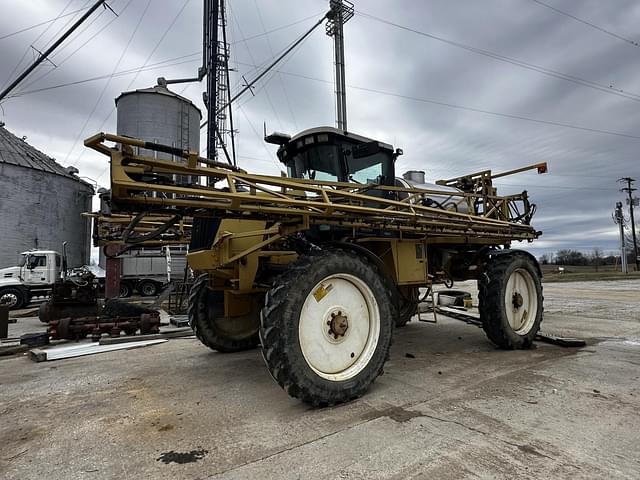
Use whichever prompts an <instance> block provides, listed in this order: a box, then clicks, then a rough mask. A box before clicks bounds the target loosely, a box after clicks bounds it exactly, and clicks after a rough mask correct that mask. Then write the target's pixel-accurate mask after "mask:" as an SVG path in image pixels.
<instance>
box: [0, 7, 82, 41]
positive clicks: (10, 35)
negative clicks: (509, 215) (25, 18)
mask: <svg viewBox="0 0 640 480" xmlns="http://www.w3.org/2000/svg"><path fill="white" fill-rule="evenodd" d="M87 8H89V7H83V8H79V9H78V10H74V11H72V12H67V13H65V14H63V15H59V16H57V17H56V18H52V19H50V20H45V21H44V22H40V23H36V24H35V25H31V26H30V27H25V28H21V29H20V30H16V31H15V32H12V33H8V34H6V35H3V36H1V37H0V40H4V39H5V38H9V37H13V36H14V35H18V34H20V33H23V32H28V31H29V30H33V29H34V28H38V27H41V26H42V25H46V24H47V23H51V22H55V21H56V20H60V19H61V18H65V17H68V16H69V15H75V14H76V13H78V12H82V11H83V10H86V9H87Z"/></svg>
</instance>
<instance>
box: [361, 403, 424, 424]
mask: <svg viewBox="0 0 640 480" xmlns="http://www.w3.org/2000/svg"><path fill="white" fill-rule="evenodd" d="M424 416H425V415H424V414H423V413H420V412H416V411H414V410H407V409H405V408H402V407H389V408H385V409H384V410H373V411H371V412H369V413H368V414H367V415H365V419H367V420H373V419H375V418H380V417H389V418H390V419H391V420H393V421H395V422H398V423H404V422H408V421H409V420H411V419H412V418H418V417H424Z"/></svg>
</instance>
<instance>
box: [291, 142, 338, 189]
mask: <svg viewBox="0 0 640 480" xmlns="http://www.w3.org/2000/svg"><path fill="white" fill-rule="evenodd" d="M290 167H292V170H293V171H291V168H290V172H289V173H290V174H291V176H293V177H297V178H306V179H309V180H320V181H330V182H337V181H341V180H344V179H343V178H340V177H339V176H338V173H339V172H340V170H341V169H340V163H339V157H338V150H337V148H336V146H335V145H317V146H315V147H314V148H309V149H307V150H306V151H304V152H299V153H298V154H296V155H295V157H293V164H292V165H290Z"/></svg>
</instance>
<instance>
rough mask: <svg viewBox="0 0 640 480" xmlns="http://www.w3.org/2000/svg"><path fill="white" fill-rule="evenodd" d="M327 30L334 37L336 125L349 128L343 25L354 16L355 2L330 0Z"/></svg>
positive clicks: (341, 128) (344, 128) (342, 128)
mask: <svg viewBox="0 0 640 480" xmlns="http://www.w3.org/2000/svg"><path fill="white" fill-rule="evenodd" d="M329 8H330V9H331V10H330V12H329V15H328V20H327V27H326V32H327V35H329V36H330V37H333V55H334V62H335V76H336V79H335V82H336V125H337V127H338V128H339V129H340V130H347V92H346V81H345V71H344V34H343V28H342V27H343V25H344V24H345V23H347V22H348V21H349V20H350V19H351V18H352V17H353V3H351V2H349V1H347V0H329Z"/></svg>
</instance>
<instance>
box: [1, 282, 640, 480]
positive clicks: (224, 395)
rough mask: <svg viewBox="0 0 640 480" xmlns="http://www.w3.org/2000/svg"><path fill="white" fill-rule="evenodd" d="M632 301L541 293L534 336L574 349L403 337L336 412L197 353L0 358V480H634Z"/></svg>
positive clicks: (635, 304) (449, 328)
mask: <svg viewBox="0 0 640 480" xmlns="http://www.w3.org/2000/svg"><path fill="white" fill-rule="evenodd" d="M639 288H640V281H632V282H628V281H623V282H603V283H593V282H581V283H579V284H578V283H576V284H570V283H566V284H559V283H558V284H547V285H545V301H546V314H545V322H544V324H543V325H544V330H546V331H548V332H549V333H560V334H563V335H571V336H576V337H582V338H586V339H587V340H588V346H587V347H585V348H582V349H563V348H560V347H556V346H553V345H546V344H537V348H535V349H533V350H528V351H514V352H505V351H499V350H495V349H494V348H493V347H492V346H491V344H489V343H488V341H487V340H486V338H485V337H484V334H483V333H482V331H481V330H480V329H478V328H477V327H474V326H470V325H467V324H464V323H462V322H459V321H456V320H451V319H447V318H446V317H443V316H440V318H439V320H440V321H439V323H438V324H437V325H433V324H425V323H416V322H412V323H410V324H409V325H408V326H407V327H406V328H404V329H400V330H398V331H397V335H396V339H395V342H394V346H393V349H392V355H391V360H390V361H389V363H388V364H387V366H386V369H385V374H384V375H383V376H382V377H380V378H379V379H378V380H377V381H376V383H375V384H374V386H373V388H372V389H371V391H370V392H369V393H368V394H367V395H366V396H365V397H363V398H362V399H360V400H358V401H355V402H352V403H349V404H346V405H342V406H339V407H336V408H330V409H321V410H313V409H310V408H309V407H307V406H306V405H304V404H302V403H300V402H298V401H296V400H293V399H290V398H289V397H287V395H286V394H285V393H284V392H283V391H282V390H280V388H279V387H278V386H277V385H276V384H275V383H274V382H273V381H272V380H271V377H270V376H269V373H268V372H267V370H266V368H265V367H264V364H263V362H262V359H261V357H260V353H259V352H258V351H257V350H255V351H250V352H243V353H239V354H230V355H222V354H218V353H215V352H211V351H209V350H208V349H206V348H205V347H203V346H201V345H200V344H199V343H198V342H197V341H196V340H194V339H175V340H171V341H169V342H167V343H165V344H162V345H157V346H153V347H148V348H144V349H137V350H131V351H121V352H112V353H106V354H102V355H94V356H91V357H84V358H77V359H70V360H62V361H58V362H50V363H40V364H36V363H32V362H31V361H29V360H28V359H27V358H24V357H16V358H10V359H4V360H0V414H1V419H2V420H1V421H0V438H1V439H2V441H1V442H0V477H2V478H6V479H30V478H41V477H43V476H47V477H52V478H88V479H91V478H96V479H97V478H100V479H110V478H113V479H127V478H132V479H133V478H135V479H138V478H158V477H166V478H221V479H244V478H278V479H279V478H285V479H296V478H304V479H307V478H310V479H314V478H327V479H333V478H338V479H361V478H362V479H365V478H366V479H371V478H390V479H405V478H425V477H429V478H444V479H458V478H505V479H507V478H515V477H523V478H569V477H570V478H572V479H573V478H589V479H591V478H607V479H609V478H629V479H635V478H638V476H639V472H640V451H639V450H638V440H640V434H638V432H640V416H639V414H638V411H640V408H639V407H640V399H639V397H640V388H639V386H640V381H639V380H640V370H638V366H640V317H639V316H638V315H639V314H638V312H640V295H638V294H637V292H638V289H639ZM38 327H40V325H39V322H38V321H37V319H20V320H19V323H18V324H14V325H10V328H11V329H14V330H10V334H12V332H13V333H15V332H17V331H18V330H17V329H22V330H23V331H24V330H29V329H31V330H33V329H35V328H38ZM406 354H411V355H410V356H407V355H406Z"/></svg>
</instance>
